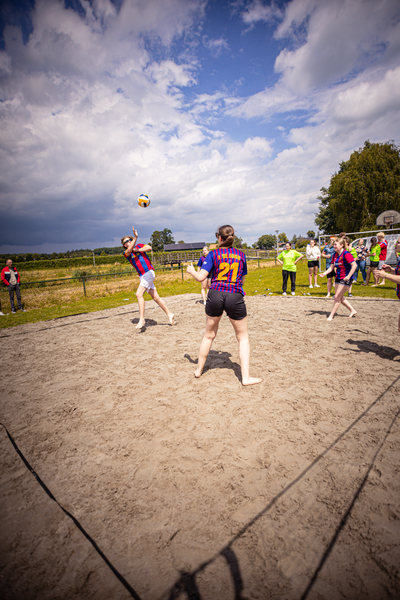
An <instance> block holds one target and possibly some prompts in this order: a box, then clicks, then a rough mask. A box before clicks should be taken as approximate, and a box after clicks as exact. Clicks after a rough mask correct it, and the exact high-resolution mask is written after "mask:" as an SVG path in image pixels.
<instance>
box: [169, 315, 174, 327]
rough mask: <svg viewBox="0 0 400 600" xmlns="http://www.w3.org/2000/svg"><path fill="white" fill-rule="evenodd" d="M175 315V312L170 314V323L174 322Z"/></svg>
mask: <svg viewBox="0 0 400 600" xmlns="http://www.w3.org/2000/svg"><path fill="white" fill-rule="evenodd" d="M174 316H175V315H174V314H173V313H169V315H168V321H169V324H170V325H173V324H174Z"/></svg>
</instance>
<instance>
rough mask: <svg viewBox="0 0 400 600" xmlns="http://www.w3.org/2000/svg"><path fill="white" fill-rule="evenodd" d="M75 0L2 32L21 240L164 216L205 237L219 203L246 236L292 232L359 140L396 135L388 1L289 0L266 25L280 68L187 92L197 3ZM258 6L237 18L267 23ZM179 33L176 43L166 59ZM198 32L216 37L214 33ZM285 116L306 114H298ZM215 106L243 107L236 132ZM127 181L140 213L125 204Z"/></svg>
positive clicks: (306, 225)
mask: <svg viewBox="0 0 400 600" xmlns="http://www.w3.org/2000/svg"><path fill="white" fill-rule="evenodd" d="M353 4H354V5H356V6H357V7H358V8H359V10H360V11H361V12H360V13H359V19H358V21H357V19H356V16H355V15H356V13H357V11H356V10H355V9H353V8H352V6H353ZM82 5H83V6H84V8H85V10H86V13H85V16H84V17H80V16H78V15H77V14H76V13H75V12H74V11H72V10H66V9H65V8H64V6H63V4H62V3H61V2H58V1H57V0H38V1H37V3H36V7H35V10H34V13H33V25H34V29H33V32H32V34H31V36H30V38H29V41H28V42H27V43H26V45H24V44H23V42H22V36H21V32H20V31H19V30H18V29H17V28H15V27H13V28H12V27H8V28H7V29H6V31H5V40H6V50H5V52H1V53H0V77H1V80H0V81H1V90H2V102H1V103H0V118H1V131H2V135H1V138H0V163H1V167H0V169H1V171H0V175H1V184H2V192H1V203H2V205H3V208H4V212H3V214H4V215H5V217H6V221H5V225H4V229H3V242H4V241H7V240H8V241H9V242H10V243H11V242H12V241H13V240H15V241H17V240H18V239H20V238H21V234H24V236H25V235H26V236H29V239H30V242H31V244H34V243H37V244H39V245H40V244H41V243H42V242H43V240H44V239H45V240H46V241H48V242H53V243H57V244H61V243H62V242H64V243H69V244H70V247H74V246H79V244H80V242H81V241H82V243H83V241H85V243H88V240H89V241H90V240H94V241H97V242H98V245H103V244H102V241H104V240H110V239H114V238H117V237H118V234H121V229H122V230H123V229H124V228H125V229H126V227H128V228H129V227H130V225H131V222H132V221H133V220H134V222H135V224H136V225H137V226H138V227H139V228H140V230H141V231H146V232H148V233H151V231H153V230H154V229H160V228H161V229H163V228H164V227H169V228H171V229H172V231H174V232H175V231H178V230H179V231H180V232H186V234H185V235H183V233H181V234H180V236H179V237H183V238H184V239H186V241H190V240H193V239H195V238H199V237H200V239H201V238H204V239H207V241H208V240H209V232H212V231H213V230H214V228H215V226H216V225H217V224H220V223H222V222H223V221H225V220H226V217H227V210H228V208H229V219H230V220H231V222H232V224H233V225H234V226H235V227H236V228H237V230H238V233H239V235H242V232H246V231H247V232H248V234H244V233H243V237H245V238H246V235H248V238H247V240H248V241H250V242H253V241H255V240H256V239H257V238H258V237H259V235H261V234H263V233H268V232H270V231H272V230H273V229H275V228H279V229H280V230H283V231H286V232H287V233H288V234H289V233H302V232H303V233H304V232H305V231H306V230H307V229H310V228H313V213H314V212H315V209H316V206H317V200H316V197H317V195H318V192H319V189H320V187H321V186H322V185H327V184H328V183H329V178H330V176H331V174H332V173H333V172H334V171H335V170H336V169H337V167H338V163H339V162H340V161H341V160H346V159H347V158H348V157H349V155H350V153H351V151H353V150H354V149H355V148H358V147H360V146H362V145H363V143H364V140H365V139H367V138H369V139H370V140H371V141H385V140H388V139H392V138H394V139H399V137H400V135H399V133H400V111H399V98H400V65H399V58H398V55H397V54H396V52H395V51H394V48H396V47H397V46H396V44H397V43H398V40H397V37H396V27H397V25H395V19H394V17H393V14H394V13H393V3H392V2H389V1H386V2H384V1H382V0H381V1H380V2H375V4H374V6H375V8H373V5H372V3H371V2H370V0H365V1H364V2H361V3H360V2H358V1H357V0H355V1H354V2H351V1H350V0H348V1H347V2H345V1H344V0H343V1H340V0H332V2H317V1H316V0H308V2H306V1H305V0H293V2H291V3H290V4H289V5H288V6H287V10H286V12H285V15H284V18H283V21H282V25H280V26H279V27H278V30H277V34H276V35H277V36H278V37H279V39H280V40H281V43H282V44H284V43H287V44H288V45H287V47H286V48H285V50H283V51H282V52H281V54H280V55H279V57H278V59H277V63H276V64H277V68H278V69H279V73H280V80H279V82H278V83H277V84H276V85H275V86H273V87H270V88H267V89H265V90H261V91H259V92H258V93H256V94H254V95H252V96H250V97H248V98H244V99H241V98H238V97H232V96H230V95H229V94H228V93H227V91H226V90H225V89H221V88H219V89H218V88H217V89H215V90H214V91H211V92H210V93H202V94H199V95H198V96H197V97H194V91H195V90H196V85H197V81H198V79H199V69H200V68H201V67H200V64H201V63H200V61H199V60H198V59H197V57H196V55H195V52H194V48H195V47H196V43H200V42H201V39H202V38H201V31H200V29H199V24H201V20H202V19H203V18H204V7H205V3H204V2H203V0H198V1H195V0H192V1H188V0H125V2H123V4H122V7H121V10H120V11H119V12H117V11H116V10H115V8H114V6H113V5H112V4H111V3H110V2H108V0H98V1H96V2H93V3H88V2H86V0H82ZM267 9H268V6H266V5H265V6H264V5H263V4H261V2H255V3H252V4H251V5H249V6H248V10H247V13H246V14H247V17H246V18H247V21H246V20H245V19H244V20H245V23H246V25H247V24H251V23H255V22H256V21H264V22H265V21H268V20H270V16H269V14H270V13H269V12H268V10H269V9H268V10H267ZM271 10H272V9H271ZM277 14H278V13H277V11H276V14H275V16H276V15H277ZM391 15H392V16H391ZM364 17H365V22H364V20H363V19H364ZM271 18H272V16H271ZM274 18H275V17H274ZM347 20H349V23H350V25H349V26H347V25H346V23H347ZM345 21H346V23H345ZM373 24H374V28H375V29H374V31H372V28H373ZM364 26H365V31H363V28H364ZM342 27H343V28H344V31H345V32H346V34H344V33H342V32H341V28H342ZM199 32H200V33H199ZM191 36H192V37H191ZM324 36H325V38H326V40H325V49H324ZM346 36H347V38H348V39H347V38H346ZM351 36H353V38H354V48H355V49H354V48H353V47H352V45H351V43H350V41H349V39H350V38H351ZM344 38H346V39H344ZM399 38H400V36H399ZM177 39H180V40H181V41H182V39H187V40H188V47H190V52H188V53H185V51H184V50H183V51H182V52H181V53H180V54H179V58H178V57H177V56H176V55H174V53H173V50H172V49H173V47H174V41H175V40H177ZM335 39H336V40H337V44H338V45H344V47H345V49H346V48H347V51H346V52H345V51H344V50H342V48H336V47H335V46H336V44H335ZM193 40H194V41H193ZM216 42H219V46H218V43H216ZM206 43H207V44H211V45H210V49H212V44H214V49H218V48H221V49H223V48H225V47H226V48H227V46H228V41H227V38H225V37H224V36H222V35H221V36H220V37H218V36H217V37H216V38H215V39H210V38H207V39H206ZM154 49H156V51H154ZM335 52H336V53H337V54H335ZM343 52H345V54H346V56H343ZM332 53H333V55H331V54H332ZM155 56H157V58H154V57H155ZM183 56H186V57H187V59H186V60H183V58H182V57H183ZM368 56H369V57H370V58H369V59H368V60H369V62H365V61H367V57H368ZM338 57H339V58H338ZM363 61H364V62H363ZM325 70H326V73H325V72H324V71H325ZM203 75H204V74H203ZM233 77H234V78H237V74H234V75H233ZM338 80H339V82H338ZM326 82H327V83H326ZM216 85H218V84H216ZM243 89H245V86H243ZM294 112H296V113H298V112H301V113H302V114H303V115H305V117H304V119H303V120H302V121H300V124H299V125H296V126H294V124H293V123H294V121H293V119H292V117H293V113H294ZM223 116H228V117H234V118H235V119H237V120H239V119H243V121H242V123H243V124H244V127H243V129H242V133H241V138H240V141H239V140H236V139H232V137H230V135H228V133H227V132H226V131H224V130H223V123H224V122H223V121H220V119H221V117H223ZM278 118H279V119H283V118H285V121H283V120H282V121H281V122H278V120H277V119H278ZM250 119H253V120H254V121H252V125H256V124H257V123H258V122H259V121H263V122H264V124H265V123H267V122H268V121H269V120H270V121H273V124H272V127H271V130H272V132H273V135H271V137H267V136H262V135H261V134H259V133H258V131H256V133H254V129H255V128H254V127H252V133H251V134H250V133H248V134H246V133H245V125H246V121H247V120H250ZM212 126H213V127H215V128H214V129H211V127H212ZM218 127H219V129H217V128H218ZM277 130H278V131H279V134H277V138H278V139H277V141H276V140H274V139H272V137H273V136H274V135H275V134H276V132H277ZM278 143H279V145H278ZM282 144H284V145H285V146H286V147H284V148H282ZM276 148H279V150H277V149H276ZM139 193H148V194H149V195H150V196H151V198H152V204H151V210H148V211H142V210H140V209H138V208H137V207H136V204H135V202H136V197H137V195H138V194H139ZM10 206H12V208H13V210H12V211H10V210H9V207H10ZM7 219H8V220H7ZM207 232H208V233H207ZM122 233H123V231H122ZM7 235H8V236H9V237H8V238H7V237H4V236H7Z"/></svg>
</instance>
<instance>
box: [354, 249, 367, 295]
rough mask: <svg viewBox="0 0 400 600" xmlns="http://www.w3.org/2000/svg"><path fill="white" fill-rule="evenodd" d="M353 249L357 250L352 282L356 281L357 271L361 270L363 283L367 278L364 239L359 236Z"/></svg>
mask: <svg viewBox="0 0 400 600" xmlns="http://www.w3.org/2000/svg"><path fill="white" fill-rule="evenodd" d="M354 250H355V251H356V252H357V259H356V262H357V270H356V272H355V273H354V283H357V277H358V272H359V271H361V275H362V278H363V282H364V284H365V282H366V279H367V272H366V266H367V263H366V260H367V252H368V249H367V246H366V245H365V244H364V239H363V238H360V239H359V240H358V244H357V246H355V247H354Z"/></svg>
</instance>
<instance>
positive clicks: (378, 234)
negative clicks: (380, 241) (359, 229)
mask: <svg viewBox="0 0 400 600" xmlns="http://www.w3.org/2000/svg"><path fill="white" fill-rule="evenodd" d="M376 237H378V238H379V237H383V238H384V237H385V234H384V233H383V231H380V232H379V233H377V234H376Z"/></svg>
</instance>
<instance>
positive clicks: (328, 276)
mask: <svg viewBox="0 0 400 600" xmlns="http://www.w3.org/2000/svg"><path fill="white" fill-rule="evenodd" d="M332 277H336V273H335V270H333V271H331V272H330V273H328V275H327V276H326V278H327V279H332Z"/></svg>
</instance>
